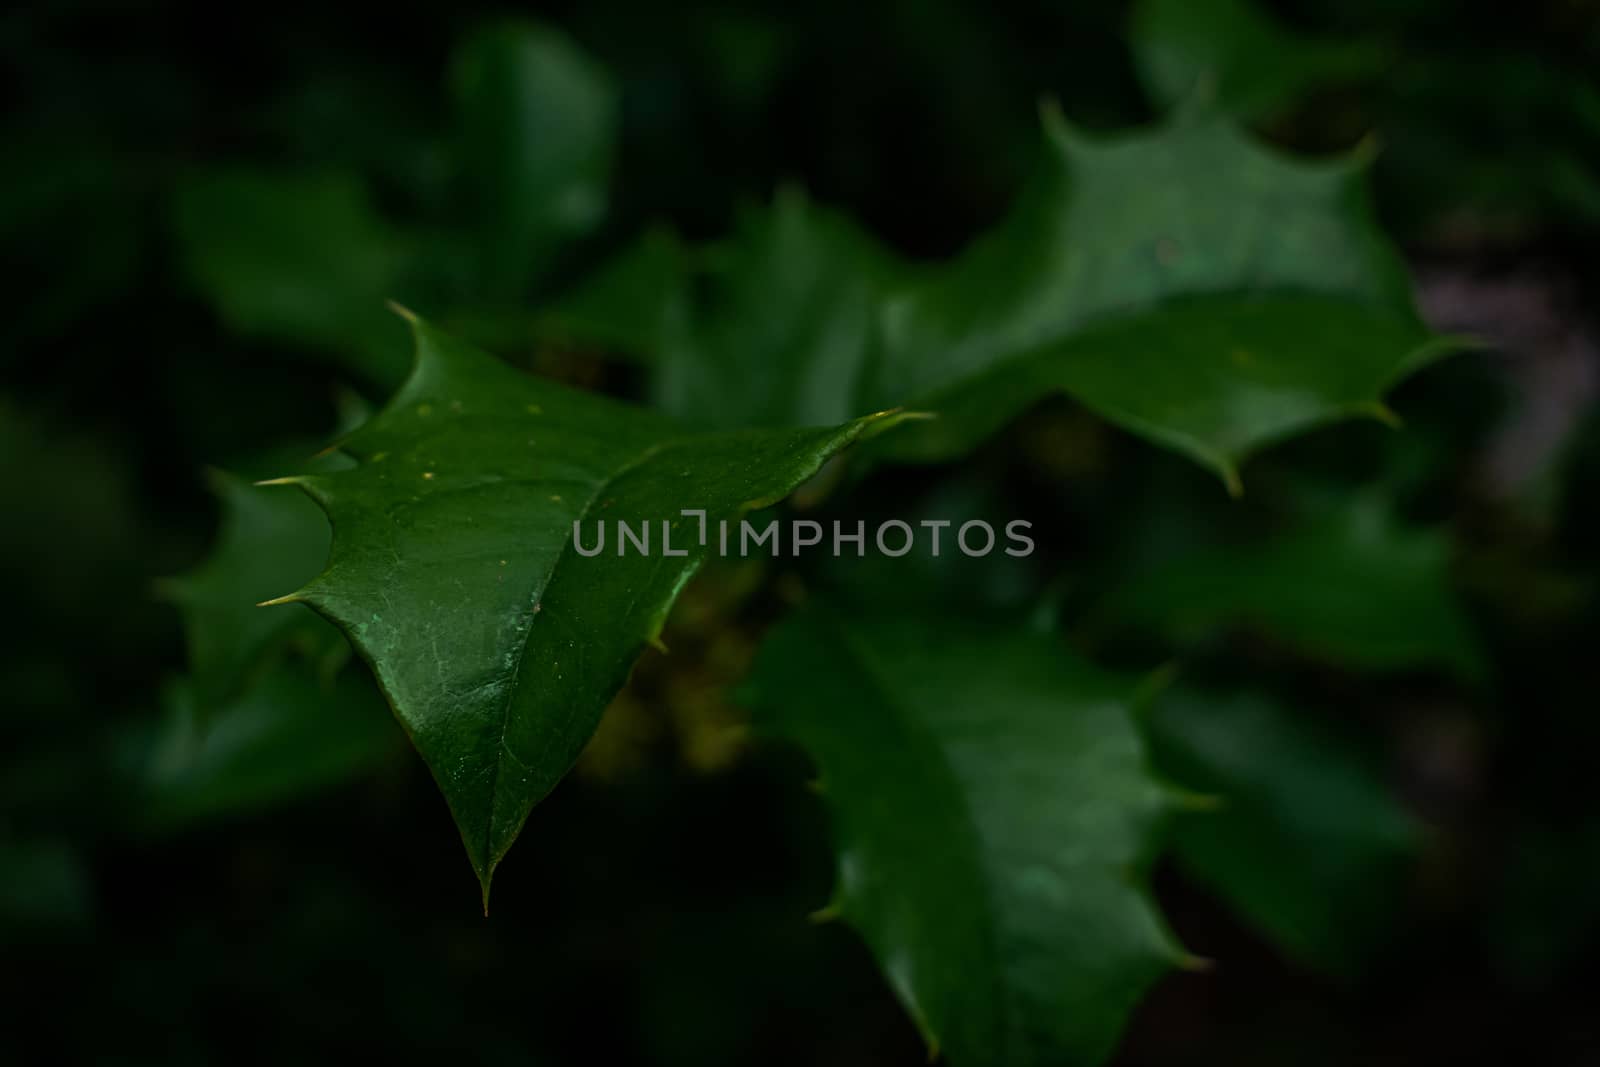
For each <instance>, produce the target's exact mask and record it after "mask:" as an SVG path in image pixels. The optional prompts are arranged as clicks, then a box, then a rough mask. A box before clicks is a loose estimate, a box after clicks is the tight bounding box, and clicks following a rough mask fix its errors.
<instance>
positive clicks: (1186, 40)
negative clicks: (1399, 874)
mask: <svg viewBox="0 0 1600 1067" xmlns="http://www.w3.org/2000/svg"><path fill="white" fill-rule="evenodd" d="M1133 54H1134V59H1135V61H1136V63H1137V64H1138V68H1139V75H1140V78H1141V79H1142V80H1143V81H1144V85H1145V88H1146V89H1147V90H1148V91H1149V93H1150V95H1151V96H1152V97H1154V98H1155V100H1156V102H1157V103H1159V104H1163V105H1175V104H1179V103H1182V102H1184V101H1186V100H1188V99H1191V98H1192V97H1194V96H1195V95H1196V94H1197V93H1199V94H1209V95H1210V97H1211V102H1212V103H1214V104H1215V106H1217V107H1219V108H1220V109H1222V110H1223V111H1225V112H1227V113H1228V114H1232V115H1238V116H1241V117H1244V118H1255V117H1259V116H1263V115H1269V114H1271V113H1273V112H1274V111H1278V110H1280V109H1282V108H1284V107H1286V106H1288V105H1291V104H1293V103H1295V102H1296V101H1297V100H1298V99H1299V98H1300V97H1301V96H1302V95H1303V94H1304V93H1305V92H1306V91H1307V90H1310V89H1316V88H1319V87H1321V86H1323V85H1327V84H1330V83H1338V82H1347V81H1356V80H1360V79H1362V78H1365V77H1369V76H1371V75H1373V74H1375V73H1377V72H1378V71H1379V70H1380V69H1381V68H1382V67H1383V65H1384V63H1385V62H1386V60H1387V59H1388V53H1387V50H1386V49H1384V48H1383V47H1382V46H1380V45H1378V44H1375V43H1371V42H1366V41H1334V40H1324V39H1322V38H1318V37H1312V36H1308V35H1306V34H1303V33H1300V32H1298V31H1296V30H1294V29H1292V28H1290V27H1288V26H1284V25H1282V24H1280V23H1278V22H1277V21H1276V20H1274V19H1272V18H1271V17H1269V16H1268V15H1267V14H1266V13H1265V12H1263V11H1261V10H1260V9H1259V8H1258V7H1256V5H1255V4H1254V3H1253V2H1252V0H1141V3H1140V4H1139V5H1138V6H1137V8H1136V9H1135V11H1134V16H1133Z"/></svg>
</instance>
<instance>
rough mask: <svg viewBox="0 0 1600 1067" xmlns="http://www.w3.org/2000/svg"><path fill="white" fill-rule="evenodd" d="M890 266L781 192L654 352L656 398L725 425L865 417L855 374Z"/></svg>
mask: <svg viewBox="0 0 1600 1067" xmlns="http://www.w3.org/2000/svg"><path fill="white" fill-rule="evenodd" d="M900 269H901V268H900V267H899V266H898V264H896V263H895V262H894V260H893V259H892V258H891V257H890V256H889V254H888V253H887V251H886V250H885V249H883V248H881V247H880V246H879V245H878V244H877V243H876V242H874V241H873V240H872V239H871V238H870V237H868V236H867V235H866V234H865V233H863V232H862V231H860V230H858V229H857V228H856V227H855V226H854V225H853V224H851V223H850V222H848V221H847V220H846V219H845V218H843V217H842V216H840V215H836V214H834V213H832V212H830V211H827V210H825V209H823V208H820V207H818V206H816V205H814V204H812V203H810V201H809V200H808V199H807V198H806V197H805V195H804V194H803V193H801V192H799V191H798V190H795V189H784V190H781V191H780V192H779V193H778V194H777V196H776V198H775V200H774V202H773V205H772V207H771V209H770V210H765V211H752V212H747V213H746V214H745V216H744V217H743V219H742V220H741V224H740V228H739V231H738V233H737V234H736V235H735V236H734V238H733V239H732V240H731V241H730V242H729V243H728V244H727V245H725V246H723V247H721V248H719V249H717V250H715V256H714V259H713V261H712V263H711V268H710V272H709V273H710V277H709V279H707V282H708V288H709V289H710V296H709V299H707V300H705V301H704V302H702V303H701V304H700V306H698V307H696V308H695V310H694V313H693V315H692V317H691V319H690V321H689V323H688V326H687V328H686V329H683V330H680V331H677V333H676V334H675V336H674V337H673V339H672V342H671V343H670V344H668V345H667V347H666V350H665V351H664V353H663V355H662V359H661V363H660V366H659V369H658V374H657V380H656V396H657V399H658V401H659V402H660V404H661V406H663V407H664V408H666V409H667V410H668V411H670V412H672V413H673V414H676V415H681V416H683V417H685V418H692V419H695V420H697V421H703V422H706V423H708V424H710V425H714V426H727V427H732V426H750V425H755V426H821V425H826V424H828V423H834V422H840V421H842V420H844V419H846V418H850V417H851V416H854V415H860V414H863V413H864V412H867V411H871V410H873V409H872V407H871V406H869V404H868V402H867V401H866V399H865V398H864V397H863V394H862V389H863V384H864V383H863V372H864V369H865V366H866V360H867V358H868V355H869V353H870V352H871V351H872V338H873V331H874V325H875V317H876V315H877V313H878V307H879V301H880V300H881V298H882V296H883V294H884V289H885V286H886V285H887V284H888V283H889V282H890V281H891V280H893V279H895V278H896V277H897V276H898V274H899V272H900ZM882 406H884V407H888V406H891V405H887V404H886V405H882Z"/></svg>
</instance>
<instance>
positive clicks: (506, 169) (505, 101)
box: [451, 23, 617, 298]
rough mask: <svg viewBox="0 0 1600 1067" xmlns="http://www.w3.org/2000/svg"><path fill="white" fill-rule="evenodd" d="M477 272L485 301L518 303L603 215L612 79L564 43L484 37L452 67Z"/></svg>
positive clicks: (526, 32) (555, 38)
mask: <svg viewBox="0 0 1600 1067" xmlns="http://www.w3.org/2000/svg"><path fill="white" fill-rule="evenodd" d="M451 82H452V87H453V89H454V92H455V98H456V107H457V111H458V113H459V122H460V126H461V157H460V166H461V173H462V177H463V179H464V180H465V181H466V183H467V186H468V189H469V190H470V193H471V196H472V201H471V205H470V209H471V214H472V217H473V219H474V220H475V223H476V225H477V227H478V234H479V250H480V255H481V265H482V278H481V282H482V290H481V292H480V295H481V296H484V297H488V298H515V297H517V296H519V295H520V294H521V293H522V291H523V290H524V289H525V288H526V287H527V286H528V285H529V283H531V282H532V281H533V280H534V278H535V277H536V276H537V274H538V273H539V271H540V270H541V269H543V267H544V266H545V265H546V264H547V263H548V261H549V259H550V256H551V255H552V254H553V253H554V252H555V250H556V249H557V248H558V247H559V246H560V245H561V244H563V243H564V242H566V241H568V240H570V239H572V238H573V237H577V236H580V235H582V234H584V233H587V232H588V231H589V230H591V229H593V228H594V226H595V225H596V224H598V223H599V222H600V220H601V218H602V217H603V215H604V213H605V206H606V188H607V185H608V183H609V181H610V177H611V157H612V153H613V149H614V141H615V137H616V124H617V97H616V91H615V90H614V89H613V87H612V85H611V82H610V79H609V78H608V77H607V76H606V74H605V72H604V71H603V70H601V69H600V68H599V67H598V66H596V65H595V64H594V62H593V61H592V60H591V59H590V58H589V57H588V56H587V55H585V54H584V53H583V52H582V51H580V50H579V49H578V47H577V46H576V45H574V44H573V43H572V42H571V41H570V40H568V39H567V37H566V36H564V35H563V34H560V33H557V32H555V31H552V30H548V29H544V28H542V27H540V26H536V25H532V24H528V23H507V24H503V25H500V26H494V27H490V28H488V29H484V30H480V31H479V32H477V33H475V34H473V35H472V36H471V37H469V38H468V39H467V41H466V42H465V43H464V44H463V45H462V46H461V48H460V49H459V50H458V51H457V52H456V54H455V56H454V58H453V60H452V69H451Z"/></svg>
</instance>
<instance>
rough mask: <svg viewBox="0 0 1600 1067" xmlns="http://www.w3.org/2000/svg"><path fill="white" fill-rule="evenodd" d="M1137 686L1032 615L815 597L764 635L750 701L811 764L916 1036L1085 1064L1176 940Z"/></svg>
mask: <svg viewBox="0 0 1600 1067" xmlns="http://www.w3.org/2000/svg"><path fill="white" fill-rule="evenodd" d="M1130 689H1131V687H1130V686H1129V685H1127V684H1126V683H1124V682H1122V681H1121V680H1118V679H1116V678H1114V677H1110V676H1107V675H1105V674H1103V673H1101V672H1100V671H1098V670H1096V669H1095V668H1093V667H1091V666H1089V665H1088V664H1085V663H1082V662H1080V661H1078V660H1077V659H1075V658H1074V657H1073V656H1072V655H1071V654H1069V653H1068V652H1067V651H1066V649H1064V648H1063V647H1061V646H1060V644H1059V643H1058V642H1057V641H1055V640H1054V639H1052V638H1050V637H1048V636H1045V635H1040V634H1027V633H1022V632H997V631H990V630H978V629H973V628H969V627H967V626H964V625H962V624H961V623H960V622H959V621H957V620H954V619H938V618H929V617H923V618H921V619H918V620H916V621H911V620H908V619H882V618H878V619H870V618H865V617H860V616H852V617H850V618H844V617H842V616H839V615H836V614H833V613H831V612H828V611H824V610H815V609H813V610H809V611H807V612H805V613H803V614H801V615H800V616H798V617H796V618H794V619H792V620H790V621H788V622H786V623H784V624H782V625H781V626H780V627H779V628H778V630H776V631H775V632H774V633H773V634H772V635H771V637H770V638H769V639H768V640H767V642H766V644H765V645H764V646H763V648H762V650H761V653H760V655H759V656H758V659H757V662H756V667H755V670H754V675H753V678H752V681H751V685H750V699H751V701H752V704H753V706H754V708H755V709H756V721H757V724H758V725H759V726H761V727H762V728H763V729H765V730H768V731H772V732H775V733H777V734H779V735H781V736H783V737H787V738H791V739H793V740H795V741H797V742H799V743H800V744H801V745H802V746H803V747H805V748H806V750H807V751H808V752H810V754H811V756H812V758H813V759H814V760H815V762H816V764H817V767H818V768H819V770H820V774H821V781H820V791H821V793H822V795H823V797H824V798H825V800H826V801H827V803H828V805H829V808H830V810H831V811H832V813H833V816H834V821H835V838H836V848H837V851H838V854H839V860H838V882H837V885H836V889H835V894H834V902H833V904H832V905H831V906H830V909H829V910H830V911H831V912H836V913H837V914H838V915H839V916H840V917H841V918H843V919H844V920H845V921H847V922H849V923H850V924H852V925H853V926H855V927H856V928H857V929H858V930H859V931H860V932H861V934H862V936H864V937H865V938H866V940H867V943H868V944H869V945H870V946H871V948H872V950H873V953H874V954H875V955H876V956H877V958H878V961H879V963H880V965H881V966H882V967H883V969H884V972H885V974H886V975H887V977H888V980H889V983H890V984H891V985H892V986H893V987H894V990H895V992H896V993H897V994H898V995H899V997H900V999H901V1001H902V1002H903V1003H904V1004H905V1005H906V1008H907V1010H908V1011H909V1012H910V1013H911V1015H912V1017H913V1018H914V1019H915V1020H916V1022H917V1025H918V1026H919V1028H920V1029H921V1030H922V1032H923V1035H924V1037H925V1038H926V1039H927V1041H928V1043H929V1045H930V1047H931V1048H933V1049H935V1050H940V1051H943V1052H946V1053H948V1055H949V1057H950V1060H951V1062H952V1063H955V1064H956V1065H957V1067H960V1065H963V1064H991V1065H1006V1064H1041V1065H1042V1064H1050V1065H1060V1064H1092V1063H1099V1062H1100V1061H1101V1060H1102V1059H1104V1058H1105V1057H1106V1056H1107V1054H1108V1053H1109V1052H1110V1051H1111V1049H1112V1047H1113V1046H1114V1044H1115V1042H1116V1039H1117V1035H1118V1033H1119V1031H1120V1030H1121V1027H1122V1025H1123V1022H1124V1020H1125V1019H1126V1018H1127V1015H1128V1012H1129V1011H1130V1009H1131V1008H1132V1006H1133V1004H1134V1003H1135V1001H1136V1000H1137V999H1138V997H1139V996H1140V994H1141V993H1142V992H1143V991H1144V990H1145V988H1146V987H1147V986H1148V985H1149V984H1150V983H1151V982H1152V981H1154V980H1155V978H1156V977H1157V976H1158V975H1160V974H1161V973H1162V972H1163V971H1164V970H1165V969H1166V968H1168V967H1170V966H1172V965H1173V964H1174V963H1177V962H1180V961H1181V959H1182V952H1181V950H1180V949H1178V948H1177V946H1176V945H1175V944H1174V942H1173V941H1172V939H1171V937H1170V935H1169V934H1168V933H1167V931H1166V929H1165V927H1164V926H1163V924H1162V922H1161V920H1160V918H1159V916H1158V915H1157V913H1156V911H1155V909H1154V907H1153V906H1152V904H1151V902H1150V900H1149V897H1148V894H1147V892H1146V891H1145V890H1144V888H1142V886H1141V880H1140V879H1141V874H1140V872H1141V869H1142V865H1143V863H1144V861H1145V860H1146V858H1147V854H1148V851H1149V849H1150V845H1151V835H1152V833H1153V831H1154V829H1155V827H1156V825H1157V823H1158V821H1159V820H1160V819H1161V817H1162V813H1163V808H1164V805H1165V803H1166V801H1165V799H1164V796H1163V792H1162V789H1161V788H1160V787H1159V786H1158V785H1157V784H1156V782H1155V781H1154V779H1152V778H1151V777H1150V775H1149V773H1148V772H1147V770H1146V766H1145V752H1144V747H1143V745H1142V743H1141V741H1140V738H1139V734H1138V731H1137V729H1136V728H1135V725H1134V723H1133V721H1132V718H1131V716H1130V712H1129V697H1130Z"/></svg>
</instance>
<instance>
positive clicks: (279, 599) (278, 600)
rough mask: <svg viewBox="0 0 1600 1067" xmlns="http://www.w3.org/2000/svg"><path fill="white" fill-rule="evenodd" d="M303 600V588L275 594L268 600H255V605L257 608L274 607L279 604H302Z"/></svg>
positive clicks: (304, 598)
mask: <svg viewBox="0 0 1600 1067" xmlns="http://www.w3.org/2000/svg"><path fill="white" fill-rule="evenodd" d="M305 600H306V597H305V590H304V589H296V590H295V591H294V592H292V593H285V594H284V595H283V596H275V597H273V598H272V599H270V600H262V601H259V602H257V604H256V607H258V608H275V607H277V606H278V605H279V604H303V603H305Z"/></svg>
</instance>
